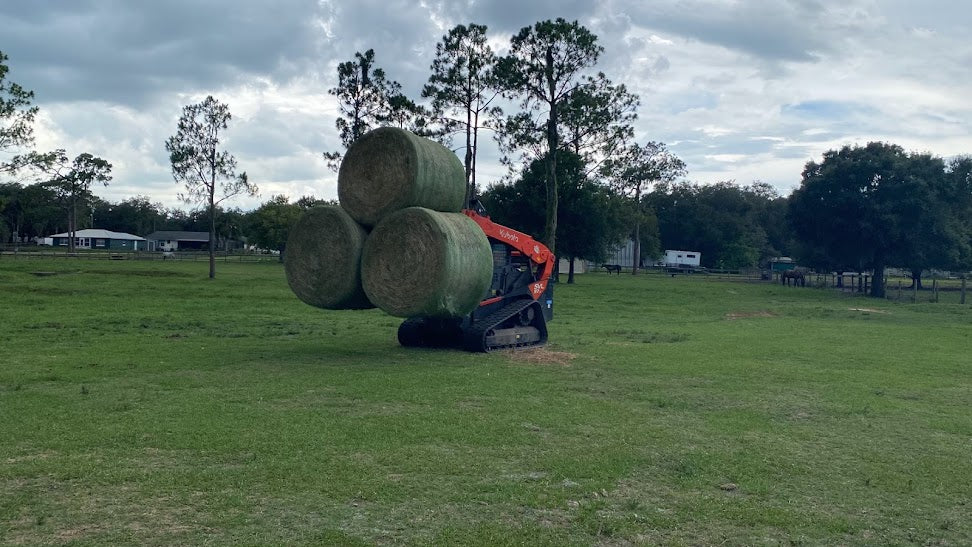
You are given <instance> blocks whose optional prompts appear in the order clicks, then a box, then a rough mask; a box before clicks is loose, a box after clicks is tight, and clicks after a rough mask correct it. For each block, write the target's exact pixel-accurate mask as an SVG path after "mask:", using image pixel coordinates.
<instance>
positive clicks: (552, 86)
mask: <svg viewBox="0 0 972 547" xmlns="http://www.w3.org/2000/svg"><path fill="white" fill-rule="evenodd" d="M553 65H554V59H553V48H552V47H548V48H547V55H546V78H547V92H548V95H547V101H548V105H549V106H550V117H549V118H548V119H547V181H546V182H547V211H546V212H547V215H546V223H545V226H544V232H545V239H546V241H544V243H546V245H547V248H548V249H550V252H551V253H552V254H554V255H556V254H557V208H558V207H559V203H558V201H559V199H558V197H559V194H558V191H557V190H558V188H557V147H558V145H559V143H558V142H557V115H558V112H557V100H556V93H557V90H556V82H555V81H554V79H553V70H554V66H553Z"/></svg>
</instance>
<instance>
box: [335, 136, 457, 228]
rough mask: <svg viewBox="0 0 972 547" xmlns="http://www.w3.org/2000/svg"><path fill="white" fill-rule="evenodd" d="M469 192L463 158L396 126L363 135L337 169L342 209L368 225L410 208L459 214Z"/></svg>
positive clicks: (373, 224) (375, 223)
mask: <svg viewBox="0 0 972 547" xmlns="http://www.w3.org/2000/svg"><path fill="white" fill-rule="evenodd" d="M465 195H466V182H465V170H464V169H463V167H462V163H461V162H460V161H459V158H458V157H457V156H456V155H455V154H454V153H453V152H452V151H451V150H449V149H448V148H446V147H445V146H442V145H441V144H439V143H437V142H435V141H430V140H428V139H424V138H422V137H419V136H417V135H414V134H412V133H409V132H408V131H405V130H404V129H398V128H397V127H382V128H379V129H375V130H374V131H370V132H368V133H365V134H364V135H362V136H361V138H359V139H358V140H357V141H355V142H354V143H353V144H352V145H351V146H350V147H349V148H348V151H347V153H346V154H345V155H344V160H343V161H342V162H341V169H340V171H339V172H338V199H339V200H340V202H341V207H344V210H345V211H347V212H348V214H350V215H351V218H353V219H355V220H357V221H358V222H360V223H361V224H363V225H365V226H368V227H372V226H375V225H377V224H378V221H380V220H381V219H382V217H384V216H385V215H388V214H390V213H393V212H395V211H398V210H399V209H404V208H406V207H413V206H414V207H425V208H427V209H432V210H435V211H445V212H453V213H458V212H459V211H461V210H462V208H463V206H464V205H465V204H464V203H463V200H464V199H465Z"/></svg>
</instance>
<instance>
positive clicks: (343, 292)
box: [284, 205, 374, 310]
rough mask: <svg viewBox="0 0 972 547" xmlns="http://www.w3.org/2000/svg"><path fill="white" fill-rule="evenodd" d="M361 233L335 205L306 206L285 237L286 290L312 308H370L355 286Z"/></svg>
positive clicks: (363, 233) (358, 280)
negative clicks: (292, 292)
mask: <svg viewBox="0 0 972 547" xmlns="http://www.w3.org/2000/svg"><path fill="white" fill-rule="evenodd" d="M367 237H368V233H367V232H366V231H365V229H364V228H362V227H361V226H360V225H359V224H358V223H357V222H355V221H354V219H352V218H351V217H350V216H348V214H347V213H346V212H345V211H344V210H343V209H341V208H340V207H337V206H333V205H328V206H322V207H315V208H313V209H310V210H308V211H307V212H306V213H304V214H303V215H302V216H301V217H300V218H299V219H298V220H297V222H296V223H295V224H294V226H293V227H292V228H291V229H290V235H289V236H288V237H287V247H286V248H285V252H284V270H285V271H286V273H287V283H288V284H289V285H290V289H291V290H292V291H294V294H296V295H297V298H300V299H301V300H303V301H304V302H306V303H308V304H310V305H311V306H315V307H318V308H325V309H329V310H347V309H365V308H373V307H374V305H373V304H372V303H371V302H369V301H368V297H367V296H365V293H364V290H363V289H362V288H361V273H360V272H361V268H360V265H361V249H362V247H363V246H364V242H365V239H367Z"/></svg>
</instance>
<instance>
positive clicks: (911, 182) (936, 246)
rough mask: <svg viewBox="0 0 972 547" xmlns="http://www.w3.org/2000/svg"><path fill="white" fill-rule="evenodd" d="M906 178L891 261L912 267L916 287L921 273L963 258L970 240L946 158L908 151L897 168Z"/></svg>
mask: <svg viewBox="0 0 972 547" xmlns="http://www.w3.org/2000/svg"><path fill="white" fill-rule="evenodd" d="M898 169H899V171H900V175H901V176H902V178H903V179H904V182H903V184H902V190H903V191H904V192H903V194H904V195H902V196H901V197H900V198H899V199H900V203H899V204H898V205H899V206H901V207H903V208H906V211H907V212H906V213H905V214H904V215H902V216H901V219H900V220H901V226H900V232H901V236H902V238H901V240H900V241H899V242H898V244H896V245H895V246H894V248H893V249H892V251H893V252H892V255H891V256H892V258H891V259H890V263H891V264H893V265H897V266H903V267H905V268H907V269H908V270H910V271H911V279H912V283H913V284H914V285H917V288H919V289H920V288H922V286H921V276H922V273H923V272H924V271H925V270H927V269H931V268H940V269H946V268H951V267H954V266H956V265H958V264H960V263H961V262H962V256H963V255H964V254H966V253H967V248H968V245H969V240H968V237H967V235H968V234H967V232H966V231H965V230H963V229H962V221H961V216H960V215H961V206H960V204H959V202H957V201H955V200H954V199H953V196H954V192H952V191H950V190H951V189H950V188H949V187H948V186H949V179H948V177H947V176H946V174H945V162H944V161H943V160H942V159H941V158H937V157H933V156H932V155H931V154H918V153H912V154H909V155H908V157H907V159H906V160H905V161H903V162H902V164H901V166H900V167H899V168H898Z"/></svg>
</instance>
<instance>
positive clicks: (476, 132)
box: [469, 112, 479, 197]
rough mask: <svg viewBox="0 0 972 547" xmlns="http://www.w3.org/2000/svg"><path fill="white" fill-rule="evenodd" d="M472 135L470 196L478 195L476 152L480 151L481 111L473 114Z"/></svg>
mask: <svg viewBox="0 0 972 547" xmlns="http://www.w3.org/2000/svg"><path fill="white" fill-rule="evenodd" d="M472 137H473V138H472V167H471V169H470V172H469V192H470V197H472V196H475V195H476V154H477V152H479V112H476V113H475V115H474V116H473V128H472Z"/></svg>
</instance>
